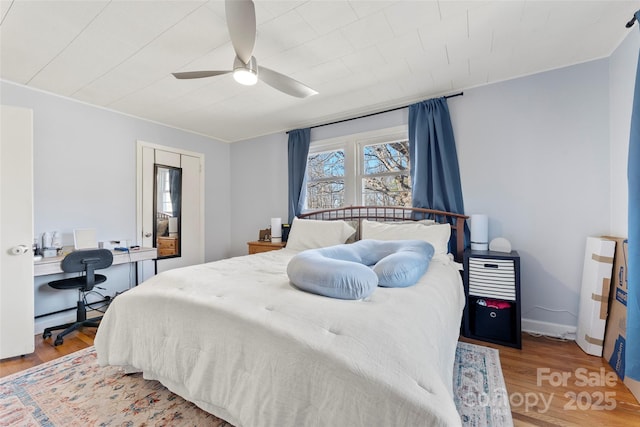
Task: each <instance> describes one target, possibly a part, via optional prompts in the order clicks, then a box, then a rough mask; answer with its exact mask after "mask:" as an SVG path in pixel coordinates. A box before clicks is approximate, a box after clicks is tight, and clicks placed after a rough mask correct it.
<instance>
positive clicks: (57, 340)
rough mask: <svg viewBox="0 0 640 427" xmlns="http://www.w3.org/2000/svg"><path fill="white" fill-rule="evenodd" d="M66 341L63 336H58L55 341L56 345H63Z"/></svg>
mask: <svg viewBox="0 0 640 427" xmlns="http://www.w3.org/2000/svg"><path fill="white" fill-rule="evenodd" d="M63 342H64V340H63V339H62V338H61V337H58V338H56V340H55V341H54V342H53V345H54V346H59V345H62V343H63Z"/></svg>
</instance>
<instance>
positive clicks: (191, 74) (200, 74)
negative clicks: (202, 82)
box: [172, 71, 231, 79]
mask: <svg viewBox="0 0 640 427" xmlns="http://www.w3.org/2000/svg"><path fill="white" fill-rule="evenodd" d="M229 73H231V71H186V72H184V73H172V74H173V77H175V78H176V79H202V78H204V77H213V76H220V75H222V74H229Z"/></svg>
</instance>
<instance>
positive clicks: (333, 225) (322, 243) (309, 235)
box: [287, 218, 356, 251]
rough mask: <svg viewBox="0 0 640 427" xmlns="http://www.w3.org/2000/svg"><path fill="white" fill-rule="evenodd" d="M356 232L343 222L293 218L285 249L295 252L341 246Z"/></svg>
mask: <svg viewBox="0 0 640 427" xmlns="http://www.w3.org/2000/svg"><path fill="white" fill-rule="evenodd" d="M355 232H356V229H355V228H353V227H351V226H350V225H349V224H347V223H346V222H345V221H342V220H337V221H319V220H315V219H299V218H293V224H291V231H290V232H289V239H287V248H288V249H293V250H295V251H304V250H305V249H315V248H324V247H327V246H334V245H341V244H343V243H344V242H346V241H347V239H348V238H349V237H350V236H351V235H352V234H353V233H355Z"/></svg>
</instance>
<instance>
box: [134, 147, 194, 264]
mask: <svg viewBox="0 0 640 427" xmlns="http://www.w3.org/2000/svg"><path fill="white" fill-rule="evenodd" d="M144 148H151V149H154V150H162V151H167V152H171V153H176V154H180V155H185V156H191V157H196V158H198V160H199V163H200V195H199V197H200V215H199V216H200V224H199V228H200V230H201V231H202V235H203V237H202V239H200V248H199V252H200V258H201V259H202V260H203V261H204V259H205V238H204V232H205V229H204V225H205V220H204V213H205V197H204V195H205V191H204V183H205V181H204V171H205V169H204V154H203V153H197V152H195V151H189V150H183V149H181V148H175V147H169V146H166V145H160V144H155V143H152V142H146V141H142V140H137V141H136V244H140V245H141V244H142V239H143V235H142V233H143V232H144V230H143V226H142V214H143V213H142V205H143V200H142V197H143V194H142V185H143V176H142V169H143V165H142V150H143V149H144Z"/></svg>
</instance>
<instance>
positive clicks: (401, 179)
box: [305, 139, 411, 210]
mask: <svg viewBox="0 0 640 427" xmlns="http://www.w3.org/2000/svg"><path fill="white" fill-rule="evenodd" d="M345 150H348V152H349V156H355V158H356V159H357V162H358V163H359V164H360V168H359V169H360V170H359V171H356V170H353V169H354V167H353V165H347V164H345ZM351 150H353V151H351ZM350 158H351V157H350ZM350 162H351V161H350ZM358 174H359V175H358ZM306 180H307V185H306V199H305V202H306V209H309V210H318V209H331V208H338V207H343V206H345V203H346V204H354V203H356V202H357V203H361V204H363V205H366V206H408V207H410V206H411V179H410V165H409V141H408V140H406V139H399V140H391V141H390V142H383V143H376V144H368V145H358V144H357V143H355V141H353V143H352V144H350V145H347V146H346V147H341V148H337V149H333V150H329V151H323V152H316V153H312V154H309V156H308V157H307V176H306ZM347 182H348V184H347ZM346 185H349V186H351V185H355V186H356V188H351V187H349V189H348V190H349V191H348V192H347V191H346V190H347V189H346ZM345 193H348V194H349V200H346V196H345ZM351 198H353V199H354V200H351Z"/></svg>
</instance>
